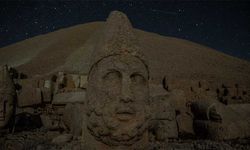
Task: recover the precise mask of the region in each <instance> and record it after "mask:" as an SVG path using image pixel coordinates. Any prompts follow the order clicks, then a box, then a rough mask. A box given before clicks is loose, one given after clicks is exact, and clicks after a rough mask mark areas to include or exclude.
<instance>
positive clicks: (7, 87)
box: [0, 65, 15, 129]
mask: <svg viewBox="0 0 250 150" xmlns="http://www.w3.org/2000/svg"><path fill="white" fill-rule="evenodd" d="M0 69H1V70H0V129H1V128H4V127H6V125H7V124H8V123H9V121H10V119H11V117H12V115H13V111H14V93H15V90H14V85H13V82H12V80H11V78H10V75H9V72H8V67H7V65H5V66H3V67H1V68H0Z"/></svg>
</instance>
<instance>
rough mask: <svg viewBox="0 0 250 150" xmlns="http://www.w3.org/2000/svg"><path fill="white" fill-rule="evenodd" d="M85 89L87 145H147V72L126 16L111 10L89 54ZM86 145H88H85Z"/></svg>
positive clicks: (106, 147)
mask: <svg viewBox="0 0 250 150" xmlns="http://www.w3.org/2000/svg"><path fill="white" fill-rule="evenodd" d="M91 65H92V67H91V69H90V71H89V75H88V88H87V105H86V106H87V110H88V111H87V118H86V120H87V126H86V127H84V133H83V134H84V139H87V140H86V146H89V148H90V149H114V148H119V147H120V148H123V149H136V148H139V147H141V146H142V145H144V146H145V145H147V144H148V136H147V128H148V120H149V116H150V113H149V85H148V84H149V83H148V79H149V73H148V67H147V65H146V64H145V61H144V57H143V56H142V55H141V54H140V53H139V48H138V45H137V44H136V38H135V35H134V34H133V30H132V26H131V24H130V22H129V20H128V19H127V17H126V15H124V14H123V13H121V12H117V11H115V12H112V13H111V14H110V16H109V18H108V20H107V23H106V25H105V27H104V30H103V37H101V38H100V40H99V41H98V42H97V46H96V51H95V52H94V53H93V58H92V62H91ZM91 147H92V148H91Z"/></svg>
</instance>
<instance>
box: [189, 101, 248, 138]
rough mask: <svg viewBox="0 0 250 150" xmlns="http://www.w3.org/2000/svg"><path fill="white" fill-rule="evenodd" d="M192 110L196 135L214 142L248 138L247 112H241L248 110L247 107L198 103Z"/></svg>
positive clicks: (242, 105)
mask: <svg viewBox="0 0 250 150" xmlns="http://www.w3.org/2000/svg"><path fill="white" fill-rule="evenodd" d="M192 108H193V109H192V111H193V113H194V115H195V118H194V129H195V131H196V133H197V135H199V136H201V137H204V138H209V139H215V140H228V139H236V138H245V137H249V133H250V132H249V131H250V121H249V120H250V117H249V111H242V110H243V109H249V106H248V105H244V104H241V106H240V105H237V106H236V107H234V106H233V105H232V106H226V105H223V104H221V103H218V102H211V101H210V102H204V101H198V102H195V103H194V104H193V106H192Z"/></svg>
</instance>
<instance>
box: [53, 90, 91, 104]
mask: <svg viewBox="0 0 250 150" xmlns="http://www.w3.org/2000/svg"><path fill="white" fill-rule="evenodd" d="M85 97H86V91H85V90H82V91H76V92H67V93H59V94H56V95H54V99H53V101H52V103H53V104H67V103H84V102H85V99H86V98H85Z"/></svg>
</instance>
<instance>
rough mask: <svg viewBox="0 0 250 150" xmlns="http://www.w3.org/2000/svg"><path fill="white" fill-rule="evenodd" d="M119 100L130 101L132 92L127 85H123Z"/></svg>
mask: <svg viewBox="0 0 250 150" xmlns="http://www.w3.org/2000/svg"><path fill="white" fill-rule="evenodd" d="M121 101H122V102H124V103H128V102H132V101H133V100H132V93H131V90H130V88H129V85H127V84H126V85H123V87H122V93H121Z"/></svg>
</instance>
